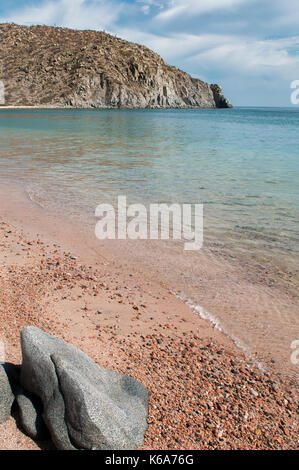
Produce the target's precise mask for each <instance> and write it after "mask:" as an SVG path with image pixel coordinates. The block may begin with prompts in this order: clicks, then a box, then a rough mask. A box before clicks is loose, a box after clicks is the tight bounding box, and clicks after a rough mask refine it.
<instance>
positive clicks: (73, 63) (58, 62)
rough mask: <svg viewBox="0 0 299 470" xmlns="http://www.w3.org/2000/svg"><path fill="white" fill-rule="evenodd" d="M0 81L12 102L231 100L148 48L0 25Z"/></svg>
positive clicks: (179, 104) (128, 104)
mask: <svg viewBox="0 0 299 470" xmlns="http://www.w3.org/2000/svg"><path fill="white" fill-rule="evenodd" d="M0 80H2V81H3V82H4V85H5V98H6V104H11V105H49V106H50V105H55V106H74V107H94V108H192V107H200V108H217V107H230V106H231V105H230V103H229V102H228V100H226V99H225V98H224V97H223V95H222V92H219V90H218V89H217V88H215V85H213V87H214V88H213V87H211V86H210V85H209V84H207V83H205V82H203V81H201V80H198V79H195V78H192V77H191V76H190V75H188V74H187V73H185V72H183V71H181V70H179V69H177V68H176V67H172V66H169V65H168V64H166V62H165V61H164V60H163V59H162V58H161V57H160V56H159V55H157V54H155V53H154V52H153V51H151V50H150V49H148V48H147V47H144V46H140V45H138V44H134V43H131V42H128V41H125V40H122V39H119V38H116V37H114V36H111V35H109V34H107V33H104V32H96V31H73V30H69V29H65V28H54V27H48V26H32V27H30V28H28V27H25V26H18V25H14V24H2V25H0ZM219 89H220V88H219ZM220 90H221V89H220Z"/></svg>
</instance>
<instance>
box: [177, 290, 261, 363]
mask: <svg viewBox="0 0 299 470" xmlns="http://www.w3.org/2000/svg"><path fill="white" fill-rule="evenodd" d="M172 293H173V294H174V295H175V296H176V297H177V298H178V299H180V300H182V301H183V302H185V304H186V305H188V307H189V308H190V309H191V310H192V311H193V312H195V313H196V314H198V315H199V316H200V318H202V319H203V320H206V321H209V322H210V323H211V324H212V325H213V326H214V328H216V330H218V331H220V332H221V333H223V334H225V335H226V336H227V337H229V338H230V339H231V340H232V341H233V342H234V344H235V345H236V346H237V347H238V348H239V349H240V350H241V351H243V353H244V354H245V356H246V357H247V358H248V359H250V360H251V361H252V362H253V363H254V364H255V365H256V366H257V367H258V368H259V369H260V370H261V371H262V372H266V369H265V367H264V365H263V364H262V363H261V362H260V361H257V360H256V359H254V358H253V357H252V354H251V352H250V349H249V348H248V346H246V345H245V344H244V343H243V342H242V341H241V340H240V339H239V338H237V336H235V335H234V334H231V333H230V332H229V331H228V330H227V329H226V327H225V326H224V325H222V324H221V322H220V320H218V318H216V317H215V316H214V315H212V314H211V313H209V312H208V311H207V310H205V309H204V308H203V307H202V306H201V305H198V304H195V303H194V302H192V300H190V299H188V298H186V297H185V296H184V295H182V294H178V293H177V292H175V291H172Z"/></svg>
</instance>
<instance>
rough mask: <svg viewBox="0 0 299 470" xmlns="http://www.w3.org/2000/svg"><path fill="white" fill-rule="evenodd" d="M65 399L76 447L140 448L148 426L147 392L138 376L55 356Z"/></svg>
mask: <svg viewBox="0 0 299 470" xmlns="http://www.w3.org/2000/svg"><path fill="white" fill-rule="evenodd" d="M52 361H53V362H54V364H55V367H56V373H57V376H58V380H59V385H60V389H61V391H62V394H63V396H64V400H65V410H66V421H67V425H68V430H69V434H70V436H71V438H72V441H73V442H74V443H75V445H76V446H77V447H80V448H84V449H95V450H126V449H128V450H129V449H137V448H138V447H140V446H141V444H142V443H143V438H144V433H145V431H146V429H147V409H148V393H147V390H146V388H145V387H144V386H143V385H141V384H140V383H139V382H137V381H136V380H134V379H132V378H130V377H127V376H125V375H121V374H118V373H116V372H112V371H109V370H106V369H103V368H102V367H99V366H97V364H95V363H94V362H92V361H91V360H90V359H89V358H87V357H86V358H80V361H79V362H76V363H71V362H69V361H67V360H64V359H63V358H60V357H59V356H57V355H56V354H54V355H53V356H52Z"/></svg>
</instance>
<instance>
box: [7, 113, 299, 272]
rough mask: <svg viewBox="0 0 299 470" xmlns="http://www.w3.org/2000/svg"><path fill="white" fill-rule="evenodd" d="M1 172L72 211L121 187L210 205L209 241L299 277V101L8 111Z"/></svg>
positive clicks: (90, 208)
mask: <svg viewBox="0 0 299 470" xmlns="http://www.w3.org/2000/svg"><path fill="white" fill-rule="evenodd" d="M0 177H1V179H2V181H3V178H5V179H9V180H12V181H17V182H19V183H20V184H21V185H23V186H24V187H25V188H26V191H27V192H28V195H29V196H30V197H31V199H32V200H33V201H35V202H37V203H39V204H40V205H42V206H43V207H44V208H45V209H48V210H49V211H50V210H53V209H54V210H57V211H58V212H61V213H64V214H65V215H66V216H70V217H74V216H75V217H79V218H80V217H81V218H89V217H92V216H93V214H94V211H95V208H96V206H97V205H98V204H100V203H102V202H109V203H112V204H115V203H116V201H117V196H118V195H126V196H127V199H128V203H129V204H131V203H135V202H142V203H144V204H148V203H154V202H160V203H161V202H167V203H170V202H176V203H193V204H194V203H203V204H204V215H205V219H204V220H205V227H204V228H205V232H204V236H205V243H206V244H211V245H213V244H216V245H219V246H220V247H222V248H223V249H224V250H228V251H229V250H231V251H233V252H234V253H237V254H239V255H240V256H245V257H256V258H257V259H260V260H267V261H268V262H270V263H272V264H273V265H275V266H278V267H279V269H283V270H284V271H289V272H290V274H292V275H294V276H296V269H297V268H296V265H297V262H298V258H299V256H298V251H299V249H298V220H299V210H298V183H299V107H297V108H295V107H294V108H290V109H287V108H286V109H283V108H234V109H225V110H161V111H160V110H144V111H141V110H68V109H67V110H54V109H53V110H34V109H32V110H30V109H29V110H5V109H2V110H1V111H0ZM297 273H298V271H297Z"/></svg>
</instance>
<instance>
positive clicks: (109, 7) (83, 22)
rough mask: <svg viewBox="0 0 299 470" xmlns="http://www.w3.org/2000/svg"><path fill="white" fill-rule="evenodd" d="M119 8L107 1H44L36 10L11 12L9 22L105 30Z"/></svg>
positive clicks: (116, 16) (109, 26)
mask: <svg viewBox="0 0 299 470" xmlns="http://www.w3.org/2000/svg"><path fill="white" fill-rule="evenodd" d="M122 8H123V6H122V4H121V3H119V2H116V1H108V0H92V1H86V0H47V1H43V2H41V4H40V5H39V6H38V7H34V6H28V7H23V8H22V9H18V10H17V11H16V12H12V13H11V14H10V16H9V21H12V22H15V23H18V24H25V25H28V24H47V25H54V24H56V25H57V26H64V27H67V28H78V29H84V28H94V29H109V28H112V27H113V25H114V23H115V22H116V21H117V20H118V18H119V15H120V13H121V11H122ZM0 21H1V19H0ZM4 21H5V20H4Z"/></svg>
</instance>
